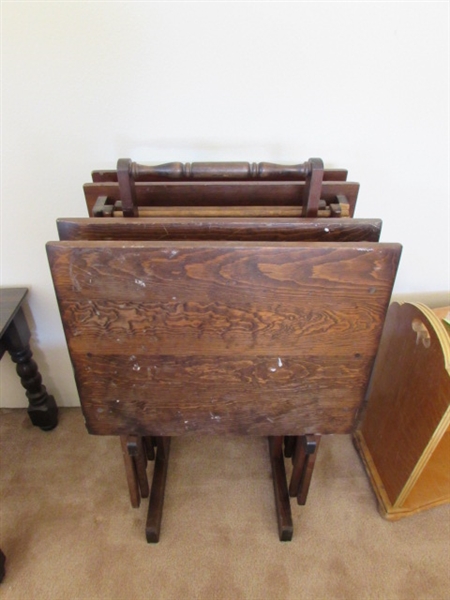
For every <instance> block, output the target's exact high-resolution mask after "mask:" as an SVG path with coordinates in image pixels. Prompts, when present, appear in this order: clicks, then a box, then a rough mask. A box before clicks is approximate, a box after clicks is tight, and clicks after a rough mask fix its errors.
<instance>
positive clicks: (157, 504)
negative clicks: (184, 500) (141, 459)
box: [145, 437, 170, 544]
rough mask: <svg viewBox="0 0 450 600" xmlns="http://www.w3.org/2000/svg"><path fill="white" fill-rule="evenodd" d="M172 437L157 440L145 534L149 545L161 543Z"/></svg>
mask: <svg viewBox="0 0 450 600" xmlns="http://www.w3.org/2000/svg"><path fill="white" fill-rule="evenodd" d="M169 450H170V437H158V438H156V458H155V470H154V471H153V480H152V489H151V492H150V502H149V505H148V514H147V523H146V526H145V534H146V537H147V542H148V543H149V544H156V543H157V542H159V534H160V531H161V520H162V512H163V505H164V492H165V488H166V479H167V467H168V465H169Z"/></svg>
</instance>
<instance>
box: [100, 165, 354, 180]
mask: <svg viewBox="0 0 450 600" xmlns="http://www.w3.org/2000/svg"><path fill="white" fill-rule="evenodd" d="M188 164H189V163H188ZM192 164H193V165H197V167H196V168H194V169H193V171H194V172H195V171H197V177H195V179H198V171H199V167H198V165H205V164H206V165H211V166H212V167H211V168H212V169H214V168H216V169H217V167H215V165H219V170H220V166H221V165H226V167H225V168H226V170H227V172H229V171H230V163H192ZM231 164H236V165H238V168H237V169H236V171H237V173H236V175H240V178H242V175H243V174H244V175H246V176H248V174H249V173H251V172H252V169H253V171H255V168H254V167H252V165H250V163H231ZM254 164H255V163H253V165H254ZM171 165H174V167H171ZM180 165H182V163H166V164H164V165H156V166H152V167H147V166H145V167H144V165H140V166H141V167H143V168H141V169H140V170H139V169H138V170H135V172H134V179H135V181H157V180H158V179H161V178H165V179H169V178H171V175H172V173H173V172H174V171H175V173H180V172H182V170H183V169H181V168H180ZM302 167H303V164H302V165H277V164H274V163H267V162H262V163H259V164H258V165H256V171H257V174H258V177H259V178H260V179H265V180H272V181H277V180H280V179H281V180H284V181H286V180H298V179H302V180H304V179H305V177H306V172H305V169H304V168H302ZM222 168H223V167H222ZM186 170H187V169H186V167H185V166H184V171H186ZM189 170H190V171H192V169H191V168H189ZM347 174H348V171H347V170H346V169H325V170H324V174H323V178H324V181H346V179H347ZM92 181H93V182H94V183H101V182H106V181H111V182H114V181H117V171H116V170H106V171H99V170H97V171H92Z"/></svg>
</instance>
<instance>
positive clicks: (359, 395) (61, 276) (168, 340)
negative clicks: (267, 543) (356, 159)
mask: <svg viewBox="0 0 450 600" xmlns="http://www.w3.org/2000/svg"><path fill="white" fill-rule="evenodd" d="M93 180H94V183H92V184H86V185H85V187H84V189H85V195H86V203H87V206H88V210H89V214H90V216H91V218H87V219H59V220H58V231H59V236H60V241H59V242H49V243H48V245H47V252H48V257H49V262H50V267H51V272H52V277H53V281H54V285H55V291H56V295H57V299H58V303H59V309H60V312H61V318H62V322H63V326H64V330H65V335H66V339H67V343H68V348H69V352H70V356H71V359H72V363H73V366H74V372H75V378H76V383H77V387H78V392H79V395H80V400H81V405H82V409H83V413H84V416H85V419H86V425H87V429H88V431H89V432H90V433H93V434H97V435H117V436H120V438H121V444H122V448H123V452H124V459H125V466H126V473H127V480H128V484H129V490H130V498H131V503H132V505H133V506H138V505H139V502H140V498H141V497H147V496H149V495H150V502H149V512H148V519H147V525H146V535H147V540H148V541H149V542H157V541H158V539H159V535H160V526H161V517H162V507H163V499H164V488H165V480H166V474H167V466H168V458H169V449H170V438H171V437H172V436H182V435H189V434H214V435H226V434H242V435H261V436H266V437H267V438H268V443H269V454H270V460H271V464H272V472H273V481H274V491H275V502H276V513H277V522H278V530H279V537H280V540H289V539H291V537H292V533H293V525H292V516H291V509H290V502H289V496H291V497H297V500H298V502H299V504H304V503H305V501H306V497H307V494H308V488H309V483H310V481H311V475H312V471H313V466H314V461H315V457H316V455H317V448H318V445H319V441H320V436H321V435H322V434H330V433H349V432H351V431H353V427H354V424H355V421H356V417H357V415H358V411H359V409H360V406H361V403H362V400H363V398H364V394H365V391H366V387H367V383H368V379H369V376H370V372H371V369H372V364H373V361H374V358H375V354H376V351H377V347H378V341H379V337H380V335H381V329H382V326H383V322H384V316H385V313H386V310H387V307H388V303H389V299H390V296H391V291H392V286H393V282H394V278H395V274H396V270H397V265H398V261H399V258H400V252H401V247H400V246H399V245H398V244H380V243H379V242H378V239H379V234H380V228H381V222H380V221H379V220H377V219H360V220H358V219H353V218H352V216H353V212H354V208H355V202H356V196H357V191H358V184H351V183H347V181H346V171H344V170H335V171H327V170H324V169H323V163H322V161H320V160H319V159H310V160H309V161H307V162H305V163H303V164H301V165H294V166H292V167H281V166H279V165H272V164H268V163H259V165H255V164H253V165H250V164H249V163H230V164H227V163H193V164H192V165H183V164H181V163H170V164H168V165H160V166H158V167H142V166H140V165H136V164H134V163H132V162H131V161H129V160H119V163H118V168H117V171H112V172H99V171H96V172H94V173H93ZM321 214H322V215H326V216H320V215H321ZM345 215H346V216H345ZM121 217H122V218H121ZM283 455H284V456H285V457H290V458H292V462H293V469H292V477H291V479H290V482H289V483H288V482H287V481H286V472H285V466H284V456H283ZM149 459H150V460H152V459H154V460H155V467H154V472H153V482H152V485H151V488H150V486H149V484H148V480H147V474H146V466H147V460H149Z"/></svg>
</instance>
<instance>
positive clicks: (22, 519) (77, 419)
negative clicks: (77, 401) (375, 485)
mask: <svg viewBox="0 0 450 600" xmlns="http://www.w3.org/2000/svg"><path fill="white" fill-rule="evenodd" d="M0 442H1V448H0V450H1V480H0V481H1V488H0V498H1V502H0V509H1V510H0V517H1V521H0V525H1V528H0V547H1V548H2V549H3V551H4V553H5V554H6V556H7V563H6V568H7V572H6V576H5V579H4V580H3V583H2V584H1V585H0V596H1V597H2V599H4V600H11V599H20V600H22V599H39V600H45V599H47V598H48V599H58V600H59V599H61V600H65V599H77V598H80V599H96V598H101V599H110V598H111V599H118V600H128V599H130V600H140V599H141V598H142V599H144V598H145V599H153V598H155V599H165V598H170V599H181V600H190V599H201V600H203V599H205V600H207V599H210V598H213V599H230V600H239V599H250V600H253V599H254V600H263V599H265V598H267V599H269V598H270V599H282V600H284V599H286V600H287V599H303V598H305V599H309V598H311V599H312V598H314V599H319V600H321V599H328V598H344V599H346V600H352V599H355V600H356V599H357V600H361V599H364V598H380V599H386V600H387V599H397V598H399V599H405V600H411V599H414V598H430V599H433V600H446V599H448V598H450V572H449V554H450V543H449V523H450V518H449V517H450V510H449V508H450V507H449V506H444V507H439V508H436V509H433V510H431V511H428V512H426V513H422V514H420V515H416V516H414V517H410V518H407V519H403V520H401V521H398V522H395V523H389V522H387V521H385V520H383V519H382V518H381V517H380V516H379V514H378V512H377V509H376V502H375V497H374V495H373V493H372V490H371V488H370V485H369V483H368V480H367V478H366V476H365V473H364V471H363V467H362V465H361V463H360V461H359V458H358V456H357V454H356V451H355V450H354V448H353V445H352V443H351V439H350V437H349V436H331V437H326V438H324V439H323V441H322V443H321V448H320V451H319V457H318V459H317V464H316V470H315V473H314V477H313V481H312V484H311V490H310V495H309V498H308V503H307V505H306V506H305V507H300V506H297V504H295V503H294V501H292V510H293V518H294V528H295V529H294V539H293V541H292V542H287V543H281V542H279V541H278V535H277V525H276V520H275V511H274V499H273V488H272V480H271V474H270V465H269V459H268V452H267V444H266V441H265V440H263V439H260V438H247V439H243V438H235V437H233V438H196V437H186V438H178V439H174V440H173V442H172V447H171V457H170V465H169V475H168V480H167V488H166V502H165V509H164V516H163V523H162V533H161V541H160V543H159V544H157V545H148V544H147V543H146V541H145V535H144V526H145V518H146V509H147V502H146V501H144V502H143V504H142V505H141V507H140V508H139V509H132V508H131V507H130V504H129V499H128V492H127V487H126V482H125V476H124V472H123V465H122V455H121V450H120V448H119V442H118V440H117V439H115V438H101V437H93V436H89V435H88V434H87V433H86V431H85V429H84V423H83V419H82V416H81V412H80V410H79V409H63V410H61V415H60V424H59V426H58V428H57V429H55V430H54V431H52V432H49V433H45V432H42V431H40V430H39V429H36V428H34V427H32V426H31V424H30V422H29V420H28V417H27V415H26V411H24V410H14V411H9V410H3V411H2V412H1V414H0ZM151 469H152V467H151V466H150V471H149V472H150V473H151Z"/></svg>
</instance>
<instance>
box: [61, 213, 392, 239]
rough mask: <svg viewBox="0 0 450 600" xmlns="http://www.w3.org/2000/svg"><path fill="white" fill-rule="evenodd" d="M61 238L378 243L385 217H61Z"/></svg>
mask: <svg viewBox="0 0 450 600" xmlns="http://www.w3.org/2000/svg"><path fill="white" fill-rule="evenodd" d="M57 227H58V233H59V238H60V240H66V241H70V240H108V239H109V240H138V241H139V240H142V241H143V240H166V241H169V240H229V241H244V240H249V241H323V242H334V241H341V242H344V241H349V242H355V241H366V242H377V241H378V240H379V237H380V232H381V221H380V220H379V219H344V218H340V219H300V218H298V219H265V218H260V219H256V220H255V219H249V218H245V217H242V218H226V217H224V218H220V219H219V218H217V219H211V218H210V219H199V218H184V217H172V218H164V217H159V218H158V217H154V218H145V219H141V218H128V219H117V218H108V217H104V218H103V217H102V218H86V219H58V221H57Z"/></svg>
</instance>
